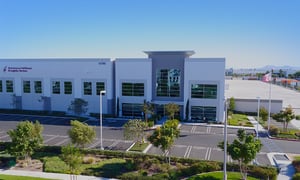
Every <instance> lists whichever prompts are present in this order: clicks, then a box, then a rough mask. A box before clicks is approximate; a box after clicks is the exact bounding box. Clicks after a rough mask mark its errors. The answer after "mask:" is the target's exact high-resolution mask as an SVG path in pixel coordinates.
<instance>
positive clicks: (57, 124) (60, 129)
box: [0, 114, 270, 165]
mask: <svg viewBox="0 0 300 180" xmlns="http://www.w3.org/2000/svg"><path fill="white" fill-rule="evenodd" d="M23 120H30V121H35V120H39V121H40V123H41V124H43V126H44V132H43V138H44V144H45V145H55V146H64V145H67V144H69V143H70V139H69V137H68V134H67V132H68V130H69V129H70V120H71V119H70V118H57V117H41V116H27V115H3V114H2V115H0V141H10V138H9V136H8V135H7V131H8V130H9V129H14V128H15V127H16V125H17V124H18V123H19V121H23ZM104 121H106V120H104ZM96 122H98V121H97V120H96V121H95V122H94V124H93V123H89V124H90V125H91V126H92V127H94V128H95V131H96V137H97V138H96V139H95V140H94V141H93V142H92V143H91V144H88V145H87V146H86V148H95V149H98V148H100V146H101V144H100V135H99V134H100V133H99V132H100V129H99V124H97V123H96ZM106 122H107V121H106ZM113 123H116V122H113V121H112V122H110V123H108V124H109V126H103V138H102V142H103V147H104V149H106V150H119V151H126V150H127V149H128V148H129V147H130V146H131V145H132V143H133V142H132V141H130V140H125V139H124V137H123V129H122V128H120V124H122V123H124V121H122V122H117V123H116V124H118V126H116V127H113V126H112V125H111V124H113ZM180 130H181V134H180V137H179V138H178V139H177V140H176V141H175V143H174V145H173V146H172V148H171V150H170V152H168V154H170V155H171V156H177V157H184V158H194V159H202V160H216V161H223V156H224V152H223V151H222V150H221V149H219V148H218V147H217V144H218V143H219V142H220V141H223V138H224V134H223V133H224V128H222V127H214V126H207V125H201V126H200V125H182V126H181V127H180ZM236 132H237V129H234V128H228V140H229V141H233V139H234V138H235V137H236ZM247 132H248V133H253V132H254V130H247ZM148 133H149V134H151V133H152V131H148ZM266 152H268V149H267V148H263V150H262V152H261V153H260V154H258V155H257V159H258V163H260V164H265V165H269V164H270V162H269V160H268V159H267V155H266ZM147 153H149V154H159V155H163V152H162V151H161V150H160V149H159V148H156V147H153V146H152V147H150V148H149V150H148V152H147ZM228 161H229V162H232V159H231V158H230V157H228Z"/></svg>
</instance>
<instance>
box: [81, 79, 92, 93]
mask: <svg viewBox="0 0 300 180" xmlns="http://www.w3.org/2000/svg"><path fill="white" fill-rule="evenodd" d="M83 93H84V95H92V93H93V92H92V82H84V83H83Z"/></svg>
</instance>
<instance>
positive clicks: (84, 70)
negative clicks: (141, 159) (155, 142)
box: [0, 51, 225, 122]
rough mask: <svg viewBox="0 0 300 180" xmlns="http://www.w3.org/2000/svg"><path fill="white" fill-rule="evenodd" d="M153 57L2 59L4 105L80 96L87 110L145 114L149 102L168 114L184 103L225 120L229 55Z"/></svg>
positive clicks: (60, 102)
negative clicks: (167, 108)
mask: <svg viewBox="0 0 300 180" xmlns="http://www.w3.org/2000/svg"><path fill="white" fill-rule="evenodd" d="M145 53H146V54H147V55H148V57H147V58H118V59H115V60H111V59H101V58H99V59H97V58H73V59H60V58H55V59H1V60H0V67H1V68H2V71H1V72H0V74H1V76H0V108H1V109H23V110H40V111H64V112H68V107H69V105H70V103H71V101H72V100H74V98H81V99H84V100H85V101H87V102H88V107H87V109H88V110H87V113H99V109H100V102H99V101H100V100H99V99H100V98H99V95H100V91H103V90H105V91H106V93H105V94H104V95H103V96H102V98H103V99H102V100H103V102H102V104H103V113H104V114H114V115H118V116H120V117H130V118H131V117H141V116H143V113H142V106H143V103H144V102H151V103H153V104H154V105H155V111H156V113H157V114H158V115H161V116H165V115H166V112H165V108H164V105H165V104H168V103H176V104H178V105H179V106H180V113H179V115H180V117H181V118H183V119H188V120H189V121H191V122H207V121H217V122H221V121H223V117H224V115H223V114H224V81H225V80H224V75H225V59H224V58H191V57H190V56H192V55H193V54H194V51H145Z"/></svg>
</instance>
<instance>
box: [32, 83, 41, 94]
mask: <svg viewBox="0 0 300 180" xmlns="http://www.w3.org/2000/svg"><path fill="white" fill-rule="evenodd" d="M34 92H35V93H36V94H42V93H43V91H42V81H34Z"/></svg>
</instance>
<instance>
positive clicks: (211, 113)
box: [191, 106, 217, 122]
mask: <svg viewBox="0 0 300 180" xmlns="http://www.w3.org/2000/svg"><path fill="white" fill-rule="evenodd" d="M216 112H217V111H216V107H210V106H192V107H191V119H192V120H193V121H196V122H208V121H216V114H217V113H216Z"/></svg>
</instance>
